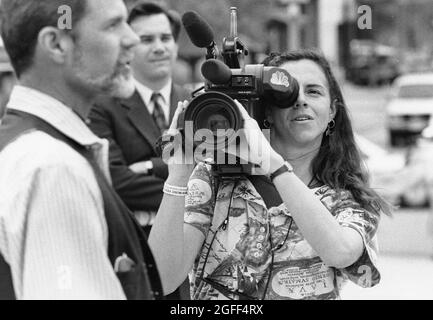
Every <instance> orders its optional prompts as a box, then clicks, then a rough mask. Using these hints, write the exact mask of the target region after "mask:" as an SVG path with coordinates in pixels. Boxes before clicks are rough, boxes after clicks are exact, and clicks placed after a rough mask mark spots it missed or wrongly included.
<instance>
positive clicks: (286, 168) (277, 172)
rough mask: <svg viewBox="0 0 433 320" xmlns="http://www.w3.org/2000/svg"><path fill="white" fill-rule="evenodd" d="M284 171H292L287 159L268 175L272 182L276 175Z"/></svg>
mask: <svg viewBox="0 0 433 320" xmlns="http://www.w3.org/2000/svg"><path fill="white" fill-rule="evenodd" d="M284 172H293V167H292V165H291V164H290V163H288V162H287V161H285V162H284V163H283V165H282V166H281V167H280V168H279V169H277V170H276V171H274V172H272V173H271V175H270V178H271V181H272V182H273V181H274V179H275V178H276V177H278V176H279V175H282V174H283V173H284Z"/></svg>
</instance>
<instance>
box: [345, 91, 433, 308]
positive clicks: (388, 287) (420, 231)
mask: <svg viewBox="0 0 433 320" xmlns="http://www.w3.org/2000/svg"><path fill="white" fill-rule="evenodd" d="M343 90H344V93H345V97H346V100H347V101H346V102H347V104H348V106H349V107H350V109H351V115H352V120H353V124H354V127H355V131H356V132H357V133H358V134H360V135H362V136H363V137H365V138H367V139H368V140H370V141H372V142H374V143H375V144H376V145H377V146H379V147H381V148H383V149H385V150H386V151H387V152H391V153H399V154H404V153H405V152H406V149H405V148H391V147H390V146H389V144H388V134H387V132H386V126H385V118H386V117H385V108H384V106H385V103H386V100H387V96H388V94H389V90H390V87H389V86H383V87H379V88H376V87H375V88H366V87H358V86H354V85H352V84H350V83H347V84H346V85H345V86H344V87H343ZM388 165H392V164H388ZM432 170H433V168H432ZM402 183H403V182H402ZM432 216H433V211H432V209H430V208H428V207H425V208H400V209H397V210H396V211H395V212H394V215H393V217H387V216H383V217H382V220H381V224H380V227H379V233H378V238H379V246H380V254H379V268H380V271H381V274H382V280H381V283H380V284H379V285H377V286H376V287H374V288H371V289H363V288H360V287H357V286H356V285H354V284H351V283H350V284H348V285H347V287H346V288H345V290H343V293H342V298H343V299H357V300H358V299H361V300H364V299H365V300H369V299H380V300H382V299H429V300H430V299H433V275H432V272H433V226H432V224H433V223H432V220H433V218H432Z"/></svg>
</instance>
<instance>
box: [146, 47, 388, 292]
mask: <svg viewBox="0 0 433 320" xmlns="http://www.w3.org/2000/svg"><path fill="white" fill-rule="evenodd" d="M264 64H265V65H267V66H278V67H281V68H283V69H285V70H287V71H288V72H289V73H290V74H291V75H292V76H293V77H294V78H296V79H297V80H298V82H299V85H300V92H299V98H298V100H297V101H296V103H295V104H294V105H292V106H290V107H288V108H285V109H279V108H277V107H274V106H267V118H266V120H265V127H268V128H270V131H271V139H270V141H271V142H270V144H269V143H268V142H267V140H266V139H265V137H264V135H263V134H262V133H261V131H260V128H259V126H258V124H257V122H256V121H255V120H253V119H251V118H250V116H249V115H248V113H247V112H246V110H245V109H244V108H243V107H242V106H241V105H240V104H238V107H239V110H240V111H241V113H242V115H243V118H244V121H245V129H246V135H247V140H248V143H249V150H250V155H249V156H250V157H252V158H254V157H257V154H254V153H256V152H257V151H258V145H259V144H261V148H265V151H266V152H267V153H268V155H269V157H268V159H267V160H265V161H263V162H262V169H261V170H262V172H261V173H262V175H263V176H262V177H255V176H251V177H245V178H244V179H239V180H236V181H222V182H221V183H219V184H218V190H215V187H214V186H215V183H214V177H213V175H212V172H211V166H210V165H209V164H206V163H199V164H198V165H197V166H196V167H195V168H194V169H193V165H182V164H176V163H178V162H179V159H175V158H172V159H171V160H170V161H171V163H170V164H169V170H170V175H169V178H168V180H167V181H166V186H165V188H164V192H165V196H164V199H163V202H162V204H161V207H160V210H159V212H158V214H157V219H156V222H155V224H154V226H153V229H152V233H151V235H150V239H149V243H150V244H151V247H152V249H153V252H154V254H155V258H156V261H157V263H158V267H159V270H160V273H161V278H162V281H163V286H164V290H166V291H167V293H168V292H170V291H172V290H174V289H175V288H177V287H178V286H179V285H180V283H181V282H182V280H183V279H184V278H185V276H186V274H187V273H189V272H191V273H190V280H191V282H192V298H193V299H240V300H243V299H272V300H279V299H339V298H340V289H341V287H342V284H343V283H344V282H345V281H346V280H351V281H353V282H355V283H356V284H358V285H360V286H362V287H371V286H374V285H376V284H377V283H378V282H379V280H380V274H379V271H378V269H377V265H376V253H377V246H376V237H375V234H376V231H377V228H378V223H379V218H380V215H381V214H382V212H385V213H389V211H390V208H389V206H388V205H387V203H385V202H384V201H383V200H382V199H381V198H380V197H379V196H378V195H377V194H376V193H375V192H374V191H373V190H372V189H370V188H369V186H368V182H367V180H368V179H367V175H366V173H365V171H364V169H363V165H362V160H361V158H360V155H359V152H358V150H357V147H356V144H355V141H354V136H353V131H352V126H351V123H350V120H349V117H348V113H347V108H346V106H345V103H344V100H343V97H342V94H341V90H340V88H339V85H338V84H337V82H336V80H335V78H334V76H333V74H332V71H331V69H330V67H329V64H328V62H327V61H326V60H325V58H324V57H322V56H321V55H320V54H318V53H316V52H314V51H299V52H291V53H287V54H275V53H274V54H271V55H270V56H269V57H267V58H266V60H265V61H264ZM186 106H187V104H186V103H182V104H180V105H179V108H178V110H177V115H178V114H179V113H180V112H181V111H182V110H183V109H184V108H185V107H186ZM176 118H177V116H176V117H175V120H174V122H173V124H172V129H174V128H175V123H176V122H175V121H176ZM262 151H263V149H262ZM191 173H192V174H191ZM259 185H260V186H262V187H260V188H259V189H260V192H258V190H257V189H258V187H257V186H259ZM263 186H264V187H263ZM184 208H185V209H184Z"/></svg>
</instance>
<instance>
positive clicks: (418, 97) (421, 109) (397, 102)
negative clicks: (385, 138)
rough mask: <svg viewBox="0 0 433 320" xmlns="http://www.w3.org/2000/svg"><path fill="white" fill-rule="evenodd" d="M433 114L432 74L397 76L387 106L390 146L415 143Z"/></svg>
mask: <svg viewBox="0 0 433 320" xmlns="http://www.w3.org/2000/svg"><path fill="white" fill-rule="evenodd" d="M432 114H433V73H413V74H407V75H403V76H400V77H398V78H397V79H396V80H395V81H394V83H393V85H392V89H391V95H390V100H389V102H388V104H387V106H386V116H387V127H388V131H389V137H390V144H391V145H392V146H397V145H401V144H408V143H411V142H414V141H415V140H416V138H417V137H418V136H419V135H420V133H421V132H422V130H424V129H425V128H426V127H427V125H428V123H429V120H430V118H431V115H432Z"/></svg>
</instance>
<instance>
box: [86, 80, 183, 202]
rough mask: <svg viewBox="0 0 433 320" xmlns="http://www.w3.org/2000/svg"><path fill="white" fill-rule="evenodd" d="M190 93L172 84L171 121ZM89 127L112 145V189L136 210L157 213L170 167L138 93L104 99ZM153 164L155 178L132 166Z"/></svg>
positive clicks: (153, 122)
mask: <svg viewBox="0 0 433 320" xmlns="http://www.w3.org/2000/svg"><path fill="white" fill-rule="evenodd" d="M189 98H191V93H190V92H189V91H187V90H186V89H183V88H182V87H179V86H177V85H173V87H172V90H171V96H170V104H171V105H170V122H171V120H172V118H173V115H174V112H175V110H176V107H177V103H178V101H183V100H186V99H189ZM89 120H90V123H89V127H90V128H91V129H92V131H93V132H94V133H95V134H96V135H98V136H99V137H101V138H106V139H108V140H109V142H110V171H111V177H112V180H113V186H114V188H115V189H116V191H117V192H118V194H119V195H120V197H121V198H122V200H123V201H124V202H125V203H126V205H127V206H128V207H129V209H131V210H133V211H157V210H158V207H159V205H160V203H161V200H162V189H163V185H164V181H165V180H166V179H167V176H168V168H167V165H166V164H165V163H164V162H163V161H162V159H161V158H158V157H157V154H156V150H155V143H156V141H157V139H158V138H159V137H160V135H161V134H160V131H159V129H158V127H157V125H156V124H155V121H154V120H153V118H152V115H151V114H150V113H149V111H148V109H147V107H146V105H145V104H144V102H143V100H142V98H141V96H140V94H139V93H138V91H135V93H134V94H133V96H132V97H131V98H129V99H115V98H108V97H103V98H101V99H99V101H97V103H96V104H95V106H94V107H93V109H92V111H91V113H90V115H89ZM149 160H150V161H152V163H153V175H145V174H137V173H134V172H133V171H131V170H130V169H129V166H130V165H132V164H134V163H137V162H141V161H149Z"/></svg>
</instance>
